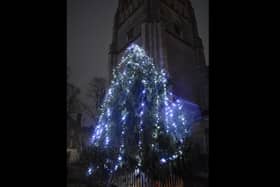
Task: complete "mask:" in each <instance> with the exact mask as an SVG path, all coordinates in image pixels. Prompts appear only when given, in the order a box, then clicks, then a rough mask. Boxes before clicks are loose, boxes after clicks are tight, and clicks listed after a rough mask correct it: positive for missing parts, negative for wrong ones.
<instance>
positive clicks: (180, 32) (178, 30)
mask: <svg viewBox="0 0 280 187" xmlns="http://www.w3.org/2000/svg"><path fill="white" fill-rule="evenodd" d="M174 30H175V34H177V35H178V36H179V37H181V38H182V37H183V32H182V30H181V28H180V27H179V25H178V24H175V25H174Z"/></svg>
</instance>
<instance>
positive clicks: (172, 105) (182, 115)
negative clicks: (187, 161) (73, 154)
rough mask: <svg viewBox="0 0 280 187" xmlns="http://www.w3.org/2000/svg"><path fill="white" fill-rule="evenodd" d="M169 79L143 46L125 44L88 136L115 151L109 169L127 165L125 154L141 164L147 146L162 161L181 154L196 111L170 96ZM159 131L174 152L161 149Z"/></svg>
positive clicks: (97, 144) (97, 145) (175, 157)
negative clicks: (90, 134) (134, 139)
mask: <svg viewBox="0 0 280 187" xmlns="http://www.w3.org/2000/svg"><path fill="white" fill-rule="evenodd" d="M167 84H168V74H167V72H166V71H165V70H164V69H159V68H158V67H156V66H155V65H154V64H153V62H152V59H150V58H149V57H148V56H147V55H146V54H145V51H144V50H143V49H142V48H140V47H139V46H138V45H135V44H132V45H131V46H129V47H128V48H127V50H126V51H125V52H124V55H123V57H122V59H121V62H120V63H119V64H118V65H117V66H116V68H115V69H114V70H113V79H112V81H111V84H110V87H109V89H108V91H107V93H106V95H105V98H104V101H103V103H102V105H101V107H100V115H99V117H98V122H97V126H96V128H95V130H94V133H93V135H92V138H91V143H92V144H93V146H96V147H100V148H102V149H114V150H118V152H117V154H116V155H115V161H113V162H114V164H113V165H112V167H111V168H109V171H110V172H112V171H116V170H118V169H119V168H122V166H123V165H124V164H126V159H125V158H126V156H127V154H131V155H134V157H135V160H136V161H137V165H136V166H135V168H136V169H140V168H141V167H142V166H143V161H144V159H143V155H144V153H145V151H146V149H147V146H150V147H151V148H152V150H153V152H154V153H155V154H159V156H160V157H161V159H160V160H159V163H161V164H165V163H167V162H169V161H173V160H175V159H177V158H178V155H181V153H182V149H181V148H182V145H183V142H184V140H185V138H186V137H187V136H188V135H189V133H190V127H191V124H192V121H193V115H197V111H198V110H194V111H189V110H188V107H186V106H188V105H189V103H187V102H186V101H184V100H181V99H179V98H177V97H176V96H175V95H173V93H172V92H171V90H170V88H169V87H168V86H167ZM132 127H135V128H132ZM129 129H130V130H129ZM133 129H137V132H136V133H135V132H134V130H133ZM133 135H135V136H134V137H137V138H138V139H137V141H136V142H137V143H136V144H135V145H133V141H131V136H133ZM147 136H151V137H152V138H151V139H152V141H151V142H150V143H149V145H144V142H145V140H146V139H145V138H147ZM159 136H168V137H171V138H170V139H171V140H170V141H171V144H172V145H174V146H175V147H176V151H175V152H170V151H168V150H167V149H163V148H160V146H159V144H160V142H159ZM128 137H130V139H129V138H128ZM131 147H137V151H136V152H135V153H131V150H127V149H130V148H131ZM131 155H130V156H131ZM162 155H164V157H163V156H162ZM106 167H108V166H107V165H106Z"/></svg>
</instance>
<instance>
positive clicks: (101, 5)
mask: <svg viewBox="0 0 280 187" xmlns="http://www.w3.org/2000/svg"><path fill="white" fill-rule="evenodd" d="M208 1H209V0H192V5H193V8H194V10H195V15H196V19H197V23H198V31H199V34H200V37H201V38H202V40H203V45H204V48H205V49H204V51H205V56H206V61H207V64H208V30H209V29H208V24H209V22H208V17H209V16H208V15H209V13H208ZM117 3H118V0H67V64H68V67H69V68H70V70H71V72H70V82H72V83H73V84H74V85H76V86H77V87H79V88H81V91H82V99H83V100H85V97H84V95H85V92H86V90H87V85H88V83H89V81H90V80H91V79H92V78H93V77H104V78H106V77H107V75H108V66H107V65H108V49H109V45H110V43H111V39H112V26H113V17H114V14H115V12H116V9H117Z"/></svg>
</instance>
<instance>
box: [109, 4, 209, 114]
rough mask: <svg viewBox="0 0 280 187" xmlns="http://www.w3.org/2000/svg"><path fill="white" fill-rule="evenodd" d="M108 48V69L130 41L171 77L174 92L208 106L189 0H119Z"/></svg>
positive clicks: (202, 60)
mask: <svg viewBox="0 0 280 187" xmlns="http://www.w3.org/2000/svg"><path fill="white" fill-rule="evenodd" d="M112 38H113V40H112V43H111V46H110V52H109V72H111V71H112V68H113V67H114V66H115V65H116V64H117V63H118V62H119V61H120V58H121V56H122V53H123V52H124V50H125V49H126V47H128V45H129V44H131V43H132V42H134V43H136V44H138V45H140V46H142V47H143V48H144V49H145V50H146V52H147V54H148V55H149V56H150V57H152V58H153V60H154V62H155V63H157V64H158V65H159V66H163V67H165V68H166V69H167V70H168V72H169V74H170V77H171V81H172V85H173V89H174V93H175V94H176V95H177V96H180V97H182V98H184V99H187V100H188V101H191V102H193V103H196V104H198V105H200V106H201V108H202V109H203V110H207V108H208V79H207V76H208V75H207V71H208V70H207V67H206V64H205V57H204V52H203V46H202V41H201V39H200V37H199V35H198V30H197V23H196V19H195V16H194V10H193V8H192V6H191V3H190V1H189V0H119V4H118V8H117V12H116V14H115V18H114V26H113V37H112Z"/></svg>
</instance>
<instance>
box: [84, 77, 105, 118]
mask: <svg viewBox="0 0 280 187" xmlns="http://www.w3.org/2000/svg"><path fill="white" fill-rule="evenodd" d="M105 87H106V80H105V79H104V78H101V77H94V78H93V79H92V80H91V81H90V82H89V85H88V91H87V97H88V99H89V100H90V102H92V103H94V106H90V107H94V108H93V109H92V110H94V111H93V113H95V114H96V112H97V111H98V108H99V107H100V105H101V102H102V99H103V97H104V94H105Z"/></svg>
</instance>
